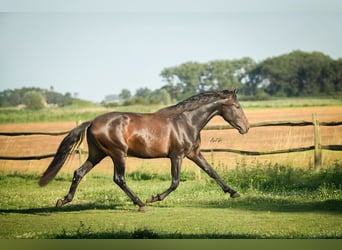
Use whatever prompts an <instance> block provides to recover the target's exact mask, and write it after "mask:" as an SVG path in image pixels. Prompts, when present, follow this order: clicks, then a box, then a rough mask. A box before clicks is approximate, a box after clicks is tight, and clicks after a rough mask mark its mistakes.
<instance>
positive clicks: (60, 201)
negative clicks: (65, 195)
mask: <svg viewBox="0 0 342 250" xmlns="http://www.w3.org/2000/svg"><path fill="white" fill-rule="evenodd" d="M62 206H63V201H62V200H61V199H58V200H57V202H56V207H62Z"/></svg>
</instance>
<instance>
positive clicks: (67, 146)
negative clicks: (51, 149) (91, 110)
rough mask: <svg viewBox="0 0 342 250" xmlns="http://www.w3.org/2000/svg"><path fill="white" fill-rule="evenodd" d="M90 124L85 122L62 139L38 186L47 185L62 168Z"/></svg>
mask: <svg viewBox="0 0 342 250" xmlns="http://www.w3.org/2000/svg"><path fill="white" fill-rule="evenodd" d="M90 124H91V121H87V122H84V123H82V124H81V125H79V126H78V127H76V128H74V129H73V130H71V131H70V133H69V134H68V135H67V136H66V137H65V138H64V139H63V141H62V143H61V144H60V145H59V147H58V150H57V153H56V155H55V158H53V160H52V162H51V163H50V165H49V167H48V168H47V169H46V170H45V172H44V174H43V175H42V177H40V180H39V182H38V184H39V186H45V185H47V184H48V183H49V182H50V181H51V180H52V179H53V178H54V177H55V176H56V174H57V173H58V171H59V170H60V169H61V168H62V166H63V164H64V163H65V161H66V159H67V158H68V156H69V155H70V152H72V151H73V150H74V149H75V148H76V147H77V146H78V145H79V144H80V143H81V142H82V140H83V138H84V134H85V131H86V129H87V128H88V127H89V125H90Z"/></svg>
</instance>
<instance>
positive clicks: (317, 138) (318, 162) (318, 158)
mask: <svg viewBox="0 0 342 250" xmlns="http://www.w3.org/2000/svg"><path fill="white" fill-rule="evenodd" d="M312 121H313V124H314V145H315V158H314V159H315V169H319V168H321V167H322V144H321V133H320V128H319V121H318V118H317V114H316V113H313V114H312Z"/></svg>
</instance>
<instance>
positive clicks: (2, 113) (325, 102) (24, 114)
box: [0, 98, 342, 124]
mask: <svg viewBox="0 0 342 250" xmlns="http://www.w3.org/2000/svg"><path fill="white" fill-rule="evenodd" d="M241 104H242V106H243V108H244V109H247V110H248V109H270V108H275V109H278V108H289V107H290V108H292V107H331V106H342V99H332V98H284V99H275V100H265V101H241ZM162 107H163V106H161V105H133V106H119V107H114V108H105V107H103V106H100V105H99V106H89V107H63V108H49V109H44V110H39V111H30V110H23V109H18V108H0V124H1V123H28V122H61V121H76V120H89V119H92V118H94V117H96V116H98V115H100V114H103V113H106V112H111V111H124V112H141V113H150V112H155V111H157V110H158V109H160V108H162Z"/></svg>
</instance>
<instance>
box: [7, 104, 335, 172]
mask: <svg viewBox="0 0 342 250" xmlns="http://www.w3.org/2000/svg"><path fill="white" fill-rule="evenodd" d="M245 113H246V116H247V118H248V119H249V122H250V123H256V122H266V121H284V120H288V121H298V120H305V121H312V114H313V113H317V115H318V119H319V121H321V122H322V121H326V122H328V121H342V107H306V108H282V109H248V110H245ZM219 124H225V121H224V120H223V119H222V118H220V117H215V118H214V119H213V120H212V121H211V122H210V123H209V124H208V125H219ZM75 125H76V122H54V123H28V124H27V123H25V124H0V131H2V132H4V131H13V132H15V131H17V132H18V131H21V132H24V131H25V132H26V131H47V132H53V131H67V130H70V129H72V128H73V127H75ZM201 135H202V148H206V149H211V148H231V149H241V150H252V151H266V150H267V151H268V150H278V149H287V148H296V147H304V146H311V145H313V140H314V138H313V127H312V126H306V127H263V128H252V129H250V131H249V133H248V134H246V135H240V134H239V133H238V132H237V131H236V130H210V131H205V130H203V131H202V133H201ZM63 137H64V136H44V135H35V136H17V137H9V136H0V155H1V156H31V155H43V154H48V153H54V152H55V151H56V149H57V147H58V145H59V143H60V142H61V140H62V139H63ZM321 137H322V144H323V145H328V144H340V145H341V144H342V126H334V127H321ZM84 148H85V149H87V147H86V145H84ZM205 155H206V158H207V160H208V161H209V162H211V163H213V164H214V166H215V167H219V166H221V167H235V166H236V164H241V163H242V162H247V163H255V162H260V163H266V162H272V163H280V164H282V163H284V164H291V165H293V166H298V167H309V166H311V165H312V164H313V152H312V151H307V152H301V153H289V154H277V155H265V156H257V157H256V156H242V155H239V154H233V153H206V154H205ZM85 157H86V156H83V158H85ZM341 159H342V152H338V151H326V150H324V151H323V165H324V164H328V163H329V162H333V161H335V160H341ZM81 160H82V159H81ZM50 161H51V158H48V159H43V160H31V161H7V160H0V171H9V170H12V171H25V172H38V173H41V172H43V171H44V170H45V168H46V167H47V165H48V164H49V162H50ZM79 165H80V159H79V156H78V155H75V156H73V157H72V158H71V160H69V161H68V163H67V165H66V166H65V167H64V168H63V169H62V171H64V172H66V171H73V170H74V169H75V168H77V167H78V166H79ZM183 166H184V168H188V169H193V168H195V167H194V166H193V164H192V163H191V162H190V161H187V160H185V161H184V164H183ZM138 167H140V168H142V169H148V168H151V169H153V171H169V160H167V159H152V160H141V159H136V158H129V159H128V163H127V171H133V170H135V169H137V168H138ZM93 172H95V173H96V172H101V173H110V174H111V173H112V172H113V167H112V162H111V160H109V159H104V160H103V161H102V162H101V163H100V164H99V166H97V167H96V168H94V170H93Z"/></svg>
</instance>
